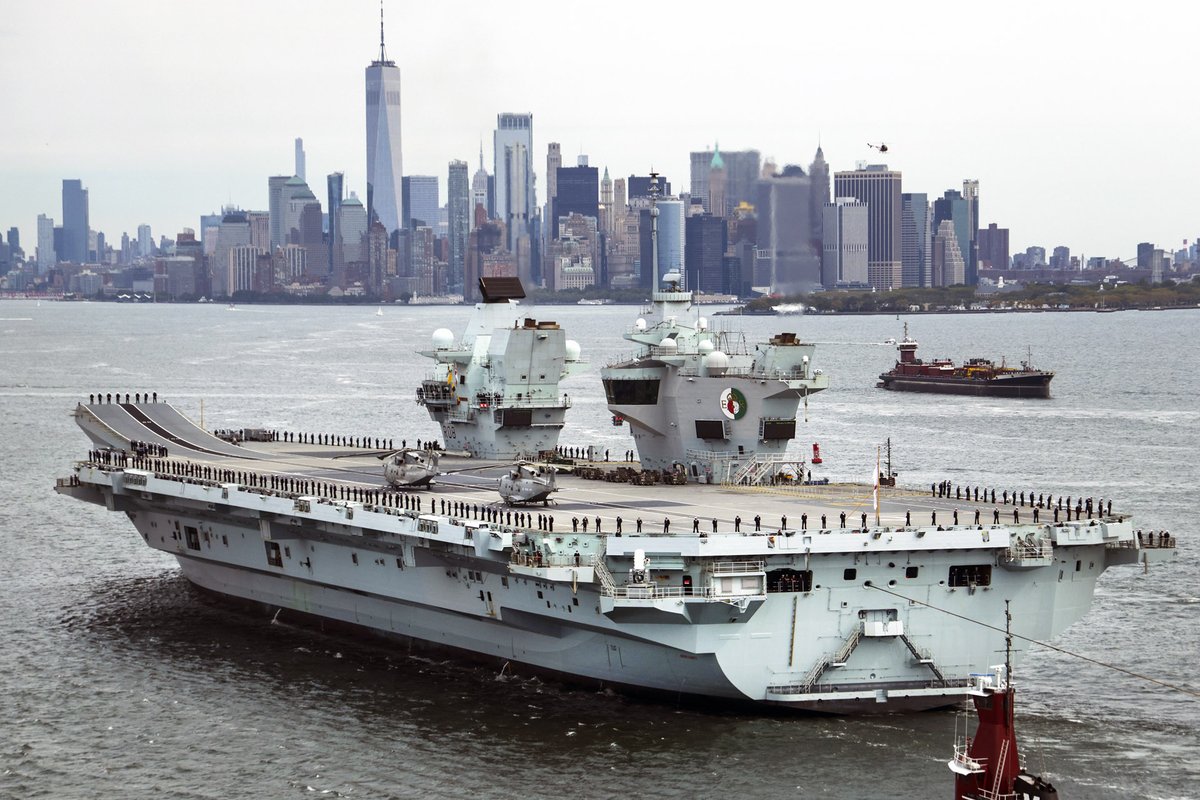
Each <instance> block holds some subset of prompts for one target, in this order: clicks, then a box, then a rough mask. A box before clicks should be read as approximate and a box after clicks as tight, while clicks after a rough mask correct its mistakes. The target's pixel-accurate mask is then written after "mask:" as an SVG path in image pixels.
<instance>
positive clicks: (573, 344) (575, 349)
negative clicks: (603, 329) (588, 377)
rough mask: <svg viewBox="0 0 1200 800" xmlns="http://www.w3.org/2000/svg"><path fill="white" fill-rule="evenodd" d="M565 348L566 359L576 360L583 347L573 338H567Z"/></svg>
mask: <svg viewBox="0 0 1200 800" xmlns="http://www.w3.org/2000/svg"><path fill="white" fill-rule="evenodd" d="M566 350H567V361H578V360H579V354H580V353H582V352H583V349H582V348H581V347H580V346H579V342H577V341H575V340H574V339H567V344H566Z"/></svg>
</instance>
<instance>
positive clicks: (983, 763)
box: [946, 608, 1058, 800]
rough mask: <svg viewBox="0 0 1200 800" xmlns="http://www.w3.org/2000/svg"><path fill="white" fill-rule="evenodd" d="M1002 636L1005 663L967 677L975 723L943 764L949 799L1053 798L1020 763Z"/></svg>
mask: <svg viewBox="0 0 1200 800" xmlns="http://www.w3.org/2000/svg"><path fill="white" fill-rule="evenodd" d="M1005 616H1008V610H1007V608H1006V609H1005ZM1010 619H1011V618H1010ZM1007 638H1008V648H1007V654H1006V658H1005V663H1004V664H1000V665H998V666H994V667H992V668H991V671H990V672H986V673H973V674H972V675H971V678H972V680H973V684H972V686H971V688H970V690H968V692H967V695H968V697H969V698H970V701H969V702H971V703H972V704H974V706H975V713H976V715H977V716H978V723H977V725H976V727H975V735H974V736H973V737H971V736H966V735H965V734H966V732H965V731H964V732H963V733H964V735H963V738H962V739H961V740H960V742H958V743H956V744H955V747H954V758H952V759H950V761H948V762H947V763H946V766H948V767H949V768H950V771H951V772H953V773H954V800H1058V790H1057V789H1055V788H1054V786H1053V785H1052V784H1051V783H1050V782H1049V781H1047V780H1044V779H1043V778H1042V777H1041V776H1040V775H1030V774H1029V772H1028V771H1027V770H1026V769H1025V768H1024V767H1022V766H1021V759H1020V754H1019V752H1018V749H1017V734H1016V730H1015V726H1014V719H1015V715H1014V712H1013V701H1014V699H1015V698H1016V690H1015V689H1014V688H1013V682H1012V671H1011V655H1008V654H1011V650H1012V634H1011V631H1010V632H1008V634H1007Z"/></svg>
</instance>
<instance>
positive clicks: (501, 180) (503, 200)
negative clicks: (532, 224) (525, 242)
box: [492, 113, 535, 250]
mask: <svg viewBox="0 0 1200 800" xmlns="http://www.w3.org/2000/svg"><path fill="white" fill-rule="evenodd" d="M492 141H493V147H494V155H495V159H496V164H495V172H494V174H495V176H496V200H495V206H496V208H495V215H496V217H497V218H498V219H500V220H501V221H502V222H503V223H504V226H505V235H506V237H507V242H506V245H507V247H508V249H509V250H512V249H513V246H514V243H515V242H516V241H517V239H519V238H520V237H521V236H522V234H525V233H528V230H529V220H530V217H531V216H532V214H533V206H534V205H535V203H534V197H533V164H532V162H531V161H530V159H531V158H532V157H533V156H532V153H533V114H514V113H503V114H499V115H497V117H496V132H495V134H494V135H493V140H492Z"/></svg>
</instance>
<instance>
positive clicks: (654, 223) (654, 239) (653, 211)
mask: <svg viewBox="0 0 1200 800" xmlns="http://www.w3.org/2000/svg"><path fill="white" fill-rule="evenodd" d="M650 263H651V265H652V270H653V280H654V283H652V284H650V293H651V294H652V295H653V293H654V292H657V291H658V173H657V172H655V171H654V170H653V169H651V170H650Z"/></svg>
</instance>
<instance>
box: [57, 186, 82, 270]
mask: <svg viewBox="0 0 1200 800" xmlns="http://www.w3.org/2000/svg"><path fill="white" fill-rule="evenodd" d="M62 206H63V224H62V240H63V241H62V243H63V246H62V249H61V250H60V251H59V253H58V257H59V260H61V261H69V262H71V263H73V264H86V263H87V262H88V230H89V229H88V191H87V189H84V188H83V181H80V180H77V179H69V180H64V181H63V187H62Z"/></svg>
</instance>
